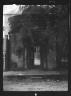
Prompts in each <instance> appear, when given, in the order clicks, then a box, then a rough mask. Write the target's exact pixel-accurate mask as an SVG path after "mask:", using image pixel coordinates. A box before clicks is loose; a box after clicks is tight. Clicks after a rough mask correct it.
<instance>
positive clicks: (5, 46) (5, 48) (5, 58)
mask: <svg viewBox="0 0 71 96" xmlns="http://www.w3.org/2000/svg"><path fill="white" fill-rule="evenodd" d="M7 44H8V35H5V38H4V41H3V56H4V58H3V60H4V62H3V70H4V71H5V70H7V63H8V61H7Z"/></svg>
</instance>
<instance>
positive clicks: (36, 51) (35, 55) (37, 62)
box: [34, 46, 41, 69]
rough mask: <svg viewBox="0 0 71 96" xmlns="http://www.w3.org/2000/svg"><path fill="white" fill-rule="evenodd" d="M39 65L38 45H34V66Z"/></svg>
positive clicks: (38, 66) (37, 66)
mask: <svg viewBox="0 0 71 96" xmlns="http://www.w3.org/2000/svg"><path fill="white" fill-rule="evenodd" d="M40 67H41V62H40V46H34V68H35V69H36V68H37V69H38V68H40Z"/></svg>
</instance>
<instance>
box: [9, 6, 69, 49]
mask: <svg viewBox="0 0 71 96" xmlns="http://www.w3.org/2000/svg"><path fill="white" fill-rule="evenodd" d="M67 12H68V8H67V6H65V5H54V6H51V5H50V6H48V5H47V6H46V7H45V8H43V7H42V5H41V6H38V7H37V6H36V5H34V6H31V5H29V7H28V8H25V9H24V10H23V12H22V14H21V15H16V16H14V17H11V18H10V19H9V22H10V28H11V32H12V33H15V32H20V33H21V34H22V38H24V40H26V38H29V39H30V40H31V42H32V44H35V43H41V42H44V40H46V38H48V39H49V45H51V46H52V47H53V48H56V42H57V43H58V44H59V45H60V46H61V47H63V48H64V46H67V45H66V44H67V40H68V38H67V36H68V35H67V32H68V29H67V28H68V20H67V19H66V18H67V15H68V14H67Z"/></svg>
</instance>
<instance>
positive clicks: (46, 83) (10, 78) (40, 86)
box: [3, 71, 68, 91]
mask: <svg viewBox="0 0 71 96" xmlns="http://www.w3.org/2000/svg"><path fill="white" fill-rule="evenodd" d="M26 72H27V71H25V74H27V73H26ZM32 72H33V74H34V73H35V72H34V71H32ZM32 72H31V74H32ZM18 73H20V74H18ZM18 73H17V74H18V75H16V73H15V75H14V72H11V73H9V72H7V73H5V74H4V77H3V90H4V91H68V80H67V75H63V76H64V77H63V76H61V75H58V74H57V75H53V74H52V73H54V72H47V75H46V76H42V74H41V75H35V76H33V75H31V76H30V75H29V74H27V75H25V76H24V75H21V74H23V73H21V72H18ZM28 73H29V72H28ZM37 73H38V72H37ZM42 73H44V74H45V73H46V72H42ZM50 73H51V74H52V75H50ZM10 74H11V75H10Z"/></svg>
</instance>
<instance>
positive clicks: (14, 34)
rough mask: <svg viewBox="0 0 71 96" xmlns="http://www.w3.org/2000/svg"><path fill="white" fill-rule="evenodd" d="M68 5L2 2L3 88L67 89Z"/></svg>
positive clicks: (11, 89) (25, 89)
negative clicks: (10, 3)
mask: <svg viewBox="0 0 71 96" xmlns="http://www.w3.org/2000/svg"><path fill="white" fill-rule="evenodd" d="M68 12H69V11H68V5H16V4H12V5H3V91H68V23H69V17H68Z"/></svg>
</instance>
